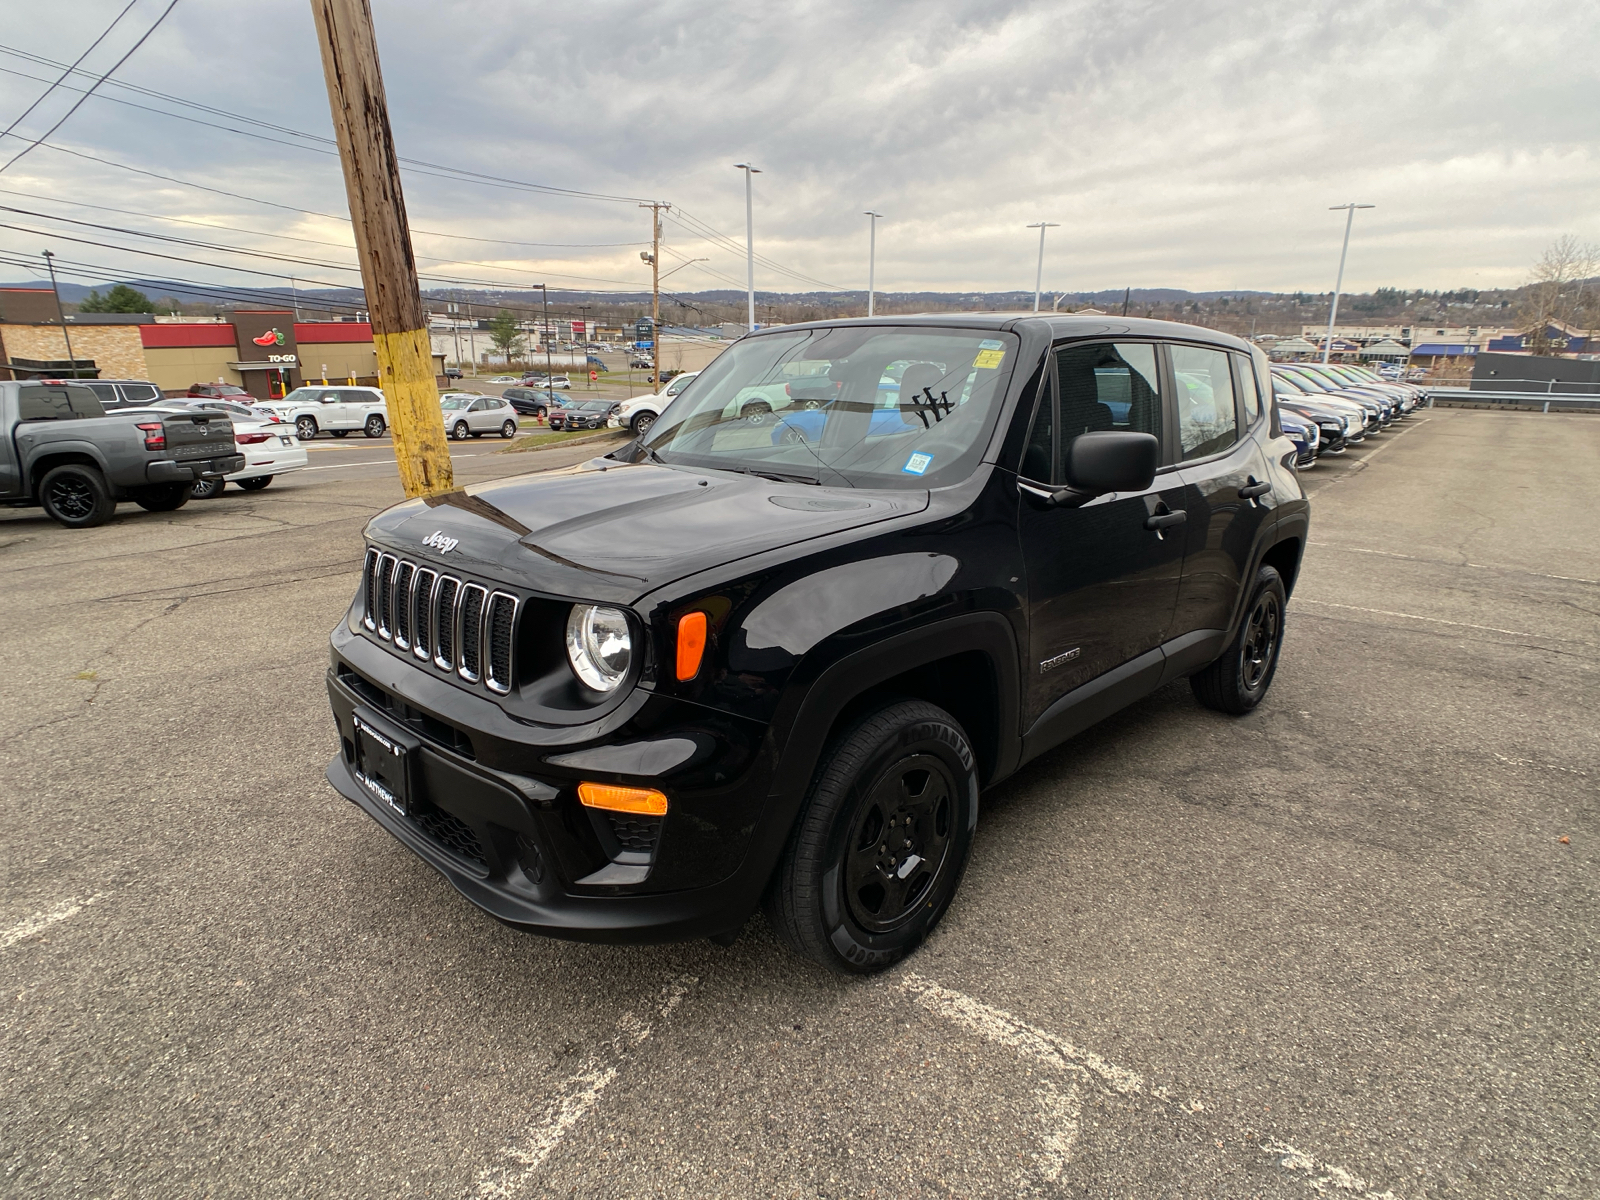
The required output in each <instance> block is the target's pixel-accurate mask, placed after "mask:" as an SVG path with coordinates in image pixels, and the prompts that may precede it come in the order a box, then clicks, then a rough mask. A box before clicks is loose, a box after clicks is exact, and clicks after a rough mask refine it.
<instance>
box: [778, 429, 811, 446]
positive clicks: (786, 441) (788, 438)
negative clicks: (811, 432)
mask: <svg viewBox="0 0 1600 1200" xmlns="http://www.w3.org/2000/svg"><path fill="white" fill-rule="evenodd" d="M806 440H807V439H806V435H805V433H804V432H803V431H801V430H799V429H796V428H795V427H794V426H793V425H785V426H784V428H783V432H782V433H780V434H779V435H778V444H779V445H780V446H802V445H804V444H805V443H806Z"/></svg>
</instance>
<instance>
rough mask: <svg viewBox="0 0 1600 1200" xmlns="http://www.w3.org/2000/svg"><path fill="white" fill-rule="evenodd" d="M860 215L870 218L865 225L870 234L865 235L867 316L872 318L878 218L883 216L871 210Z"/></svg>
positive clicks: (876, 264)
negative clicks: (868, 228)
mask: <svg viewBox="0 0 1600 1200" xmlns="http://www.w3.org/2000/svg"><path fill="white" fill-rule="evenodd" d="M862 215H863V216H867V217H871V218H872V219H871V220H870V221H869V222H868V223H867V224H868V226H869V227H870V232H868V234H867V316H869V317H870V316H872V296H873V288H874V286H875V284H876V282H877V281H876V274H877V267H878V218H879V217H881V216H883V214H882V213H881V212H873V211H872V210H871V209H868V210H867V211H866V212H865V213H864V214H862Z"/></svg>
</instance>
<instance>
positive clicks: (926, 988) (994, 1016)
mask: <svg viewBox="0 0 1600 1200" xmlns="http://www.w3.org/2000/svg"><path fill="white" fill-rule="evenodd" d="M900 990H901V991H903V992H905V993H906V994H907V995H909V996H912V997H913V998H915V1000H916V1001H917V1003H918V1004H920V1005H922V1007H923V1008H926V1009H927V1010H928V1011H930V1012H935V1013H938V1014H939V1015H940V1016H941V1017H944V1018H945V1019H946V1020H948V1021H953V1022H955V1023H956V1024H957V1025H961V1026H963V1027H965V1028H966V1029H968V1030H970V1031H972V1032H973V1033H976V1034H978V1035H979V1036H980V1037H982V1038H983V1039H985V1040H986V1041H990V1042H998V1043H999V1044H1000V1045H1002V1046H1010V1047H1011V1048H1012V1049H1013V1050H1015V1051H1017V1052H1018V1053H1019V1054H1026V1055H1027V1056H1028V1057H1029V1058H1033V1059H1037V1060H1038V1061H1039V1062H1042V1063H1045V1064H1046V1065H1048V1066H1052V1067H1057V1068H1059V1069H1061V1070H1063V1071H1070V1070H1072V1069H1073V1068H1075V1067H1076V1068H1085V1069H1087V1070H1090V1071H1093V1072H1094V1073H1095V1074H1096V1075H1098V1076H1100V1078H1101V1079H1103V1080H1104V1081H1105V1082H1106V1083H1107V1084H1109V1085H1110V1086H1111V1087H1112V1089H1114V1090H1115V1091H1118V1092H1121V1093H1122V1094H1123V1095H1125V1096H1127V1095H1137V1094H1138V1093H1140V1092H1142V1091H1144V1080H1143V1079H1141V1078H1140V1077H1139V1076H1138V1075H1136V1074H1134V1073H1133V1072H1132V1071H1125V1070H1123V1069H1122V1068H1121V1067H1118V1066H1115V1065H1113V1064H1111V1063H1108V1062H1107V1061H1106V1060H1105V1059H1103V1058H1101V1057H1100V1056H1099V1055H1098V1054H1096V1053H1094V1052H1093V1051H1092V1050H1082V1049H1079V1048H1078V1047H1077V1046H1074V1045H1073V1044H1072V1043H1071V1042H1069V1041H1067V1040H1066V1039H1065V1038H1058V1037H1056V1036H1055V1035H1054V1034H1052V1033H1046V1032H1045V1031H1044V1030H1042V1029H1035V1028H1034V1027H1033V1026H1032V1025H1029V1024H1028V1023H1027V1022H1025V1021H1019V1020H1017V1018H1016V1017H1013V1016H1012V1015H1011V1014H1010V1013H1008V1012H1003V1011H1001V1010H1000V1009H998V1008H990V1007H989V1006H988V1005H987V1004H983V1003H981V1002H979V1001H977V1000H974V999H973V998H972V997H971V996H966V995H963V994H962V993H960V992H955V991H951V990H950V989H949V988H943V987H940V986H939V985H938V984H936V983H934V982H933V981H932V980H931V979H924V978H923V977H922V976H921V975H917V974H909V975H905V976H902V977H901V979H900Z"/></svg>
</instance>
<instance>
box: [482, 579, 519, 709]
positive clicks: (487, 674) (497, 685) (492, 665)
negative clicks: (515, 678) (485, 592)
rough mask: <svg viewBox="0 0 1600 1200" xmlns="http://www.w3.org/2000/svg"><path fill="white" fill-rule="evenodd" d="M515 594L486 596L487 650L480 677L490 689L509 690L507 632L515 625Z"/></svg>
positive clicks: (509, 651)
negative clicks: (487, 604) (487, 598)
mask: <svg viewBox="0 0 1600 1200" xmlns="http://www.w3.org/2000/svg"><path fill="white" fill-rule="evenodd" d="M516 618H517V598H516V597H515V596H511V595H508V594H507V593H505V592H496V593H495V594H494V595H493V596H491V597H489V610H488V613H487V615H486V616H485V617H484V621H483V627H484V629H485V631H486V633H487V638H488V642H489V652H488V655H487V656H486V657H487V661H486V662H485V663H484V672H483V681H484V683H486V684H487V685H488V686H489V690H490V691H491V692H501V693H504V692H509V691H510V690H511V662H512V657H511V636H512V631H513V630H515V629H516V626H517V620H516Z"/></svg>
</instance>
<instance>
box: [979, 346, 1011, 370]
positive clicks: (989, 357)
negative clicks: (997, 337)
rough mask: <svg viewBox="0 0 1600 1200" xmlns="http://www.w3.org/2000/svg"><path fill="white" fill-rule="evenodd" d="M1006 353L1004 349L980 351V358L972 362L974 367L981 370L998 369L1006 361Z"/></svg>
mask: <svg viewBox="0 0 1600 1200" xmlns="http://www.w3.org/2000/svg"><path fill="white" fill-rule="evenodd" d="M1005 357H1006V352H1005V348H1004V347H1002V348H1000V349H999V350H979V351H978V357H977V358H975V359H973V360H972V365H973V366H974V367H977V368H978V369H980V370H983V369H985V368H993V367H998V366H999V365H1000V364H1001V363H1002V362H1004V361H1005Z"/></svg>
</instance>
